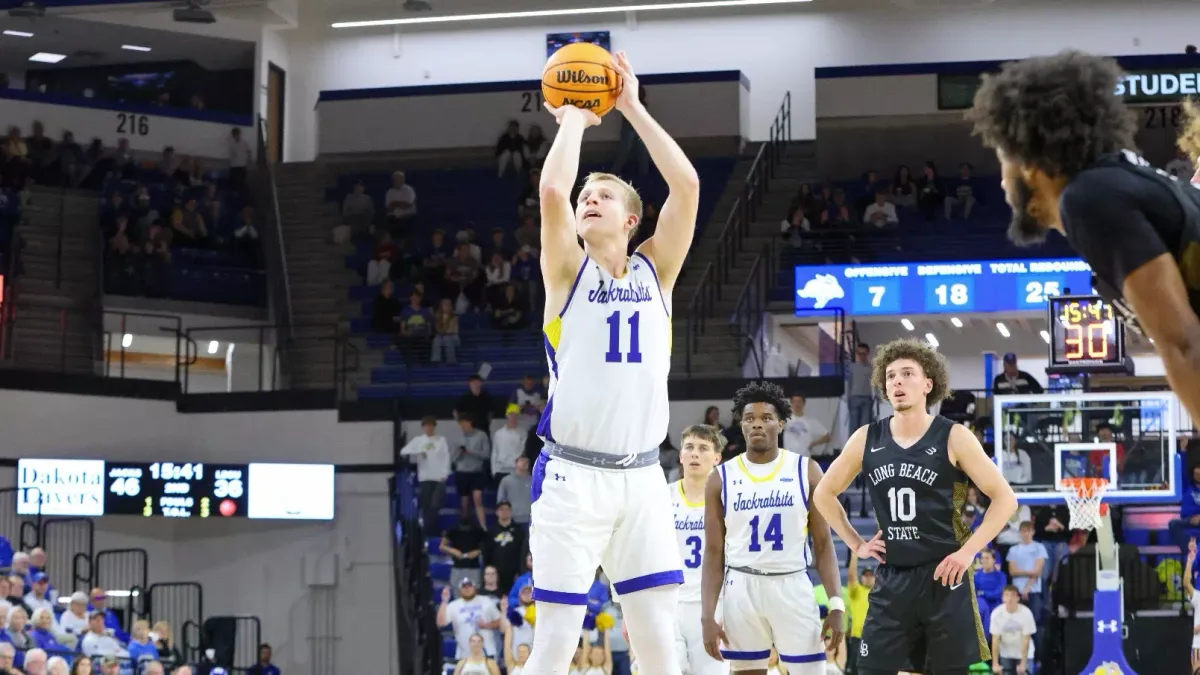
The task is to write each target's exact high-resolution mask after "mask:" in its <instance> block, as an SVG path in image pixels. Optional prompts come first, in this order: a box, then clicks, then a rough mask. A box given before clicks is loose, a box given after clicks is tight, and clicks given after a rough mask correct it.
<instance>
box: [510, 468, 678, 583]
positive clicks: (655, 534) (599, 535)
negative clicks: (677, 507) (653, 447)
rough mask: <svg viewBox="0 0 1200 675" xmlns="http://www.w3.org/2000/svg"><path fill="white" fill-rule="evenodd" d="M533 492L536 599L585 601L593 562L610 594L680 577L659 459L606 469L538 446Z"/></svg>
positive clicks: (672, 520)
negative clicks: (609, 585) (609, 586)
mask: <svg viewBox="0 0 1200 675" xmlns="http://www.w3.org/2000/svg"><path fill="white" fill-rule="evenodd" d="M531 492H532V495H531V496H532V498H533V507H532V509H531V518H530V520H531V524H530V528H529V552H530V554H531V555H532V556H533V569H534V572H533V599H534V600H537V601H539V602H554V603H559V604H564V605H585V604H587V592H588V589H589V588H591V587H592V582H594V581H595V580H596V568H597V567H603V568H604V573H605V574H606V575H608V578H609V580H610V581H612V583H613V591H614V592H615V594H616V595H623V594H626V593H633V592H636V591H641V590H646V589H648V588H656V587H658V586H668V585H672V584H682V583H683V564H682V561H681V560H680V559H679V549H678V547H677V546H676V545H675V516H674V508H673V507H672V506H671V497H670V493H669V491H668V490H667V481H666V478H665V477H664V476H663V471H662V468H661V467H660V466H659V465H658V464H653V465H651V466H644V467H640V468H637V469H608V468H601V467H592V466H585V465H582V464H576V463H574V462H569V461H567V460H564V459H561V458H558V457H551V456H550V455H549V454H548V453H546V452H544V451H543V452H542V454H541V456H539V457H538V461H537V463H536V464H535V465H534V468H533V486H532V489H531Z"/></svg>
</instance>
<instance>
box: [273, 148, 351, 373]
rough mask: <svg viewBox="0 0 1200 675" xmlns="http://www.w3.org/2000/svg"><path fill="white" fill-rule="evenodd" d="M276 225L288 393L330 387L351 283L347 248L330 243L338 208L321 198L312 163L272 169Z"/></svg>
mask: <svg viewBox="0 0 1200 675" xmlns="http://www.w3.org/2000/svg"><path fill="white" fill-rule="evenodd" d="M274 170H275V181H276V188H277V189H278V192H279V209H280V214H279V217H280V227H281V229H282V236H283V247H284V251H285V255H286V258H287V262H286V264H287V280H288V286H289V291H290V295H291V302H292V321H293V328H292V331H291V332H292V335H291V340H290V341H288V340H283V339H281V340H280V345H279V348H280V350H281V351H282V352H283V354H281V356H282V359H283V363H284V364H285V367H286V369H287V370H286V372H285V377H286V378H287V379H286V382H287V383H288V387H289V388H291V389H329V388H331V387H333V386H334V384H335V372H336V368H337V363H336V361H335V358H334V357H335V353H334V351H335V349H334V337H335V335H336V333H335V331H337V330H342V331H344V330H346V324H345V321H344V317H343V313H342V304H343V300H344V299H345V298H346V294H347V288H348V287H349V286H350V284H351V283H353V280H351V279H350V278H349V276H348V273H347V270H346V268H345V264H344V258H345V256H346V255H347V254H348V253H350V251H351V247H350V246H349V245H335V244H334V243H332V242H333V239H332V233H333V228H334V227H335V226H336V225H337V224H338V205H337V204H334V203H333V202H330V201H327V200H326V199H325V188H326V184H327V180H326V175H325V171H324V170H323V169H322V168H321V167H320V165H318V164H317V163H315V162H298V163H292V164H277V165H275V168H274Z"/></svg>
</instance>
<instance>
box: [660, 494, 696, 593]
mask: <svg viewBox="0 0 1200 675" xmlns="http://www.w3.org/2000/svg"><path fill="white" fill-rule="evenodd" d="M668 487H669V489H670V490H671V504H672V505H673V506H674V508H675V541H676V543H678V544H679V557H680V558H681V559H682V560H683V586H680V587H679V602H700V562H701V560H702V558H701V556H703V555H704V502H703V501H701V502H698V503H697V502H689V501H688V500H687V495H685V494H683V481H675V482H674V483H671V485H670V486H668Z"/></svg>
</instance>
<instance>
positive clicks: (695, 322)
mask: <svg viewBox="0 0 1200 675" xmlns="http://www.w3.org/2000/svg"><path fill="white" fill-rule="evenodd" d="M712 274H713V264H712V263H708V264H707V265H705V266H704V272H703V273H702V274H701V275H700V282H699V283H698V284H696V290H695V291H693V292H692V301H691V302H690V303H688V319H687V328H686V330H687V333H686V336H685V337H686V339H685V340H684V349H686V350H687V351H685V352H684V365H685V370H686V371H687V372H688V373H691V372H692V354H694V353H696V342H697V340H698V338H699V335H700V333H703V332H704V328H705V320H706V319H707V318H708V311H709V306H710V305H711V304H712V288H713V286H712V284H710V283H708V281H709V277H711V276H712Z"/></svg>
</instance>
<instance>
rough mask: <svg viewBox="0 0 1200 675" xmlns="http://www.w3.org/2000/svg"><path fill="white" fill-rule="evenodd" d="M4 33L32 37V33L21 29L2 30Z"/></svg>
mask: <svg viewBox="0 0 1200 675" xmlns="http://www.w3.org/2000/svg"><path fill="white" fill-rule="evenodd" d="M4 34H5V35H11V36H13V37H25V38H29V37H33V33H27V32H25V31H23V30H6V31H4Z"/></svg>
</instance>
